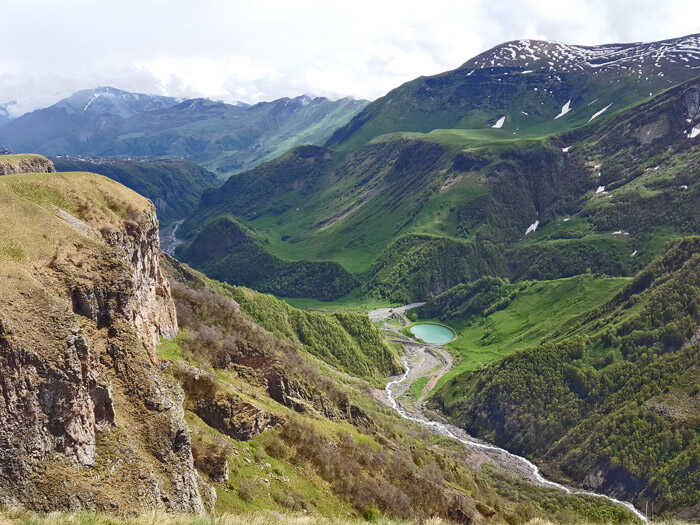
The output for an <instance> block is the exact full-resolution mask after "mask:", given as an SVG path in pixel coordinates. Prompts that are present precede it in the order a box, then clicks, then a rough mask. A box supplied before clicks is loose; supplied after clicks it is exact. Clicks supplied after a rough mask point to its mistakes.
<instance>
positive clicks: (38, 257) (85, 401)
mask: <svg viewBox="0 0 700 525" xmlns="http://www.w3.org/2000/svg"><path fill="white" fill-rule="evenodd" d="M75 175H77V174H75ZM81 177H84V176H83V175H81ZM90 177H92V178H93V179H94V180H90V181H89V182H90V183H91V184H94V185H95V186H96V187H98V188H99V189H105V190H106V189H108V188H106V186H108V185H109V186H111V185H113V184H114V183H112V182H110V181H107V179H103V178H101V177H99V178H98V177H97V176H90ZM36 180H39V179H36ZM36 180H34V181H32V182H31V183H32V184H34V183H36ZM66 181H67V182H68V183H69V184H70V185H72V187H73V189H74V190H77V191H78V192H79V191H80V188H81V187H83V185H84V184H85V182H86V181H85V180H80V181H76V180H73V179H72V178H71V176H66V178H65V180H64V181H61V182H62V183H63V182H66ZM103 186H104V187H105V188H103ZM54 189H55V188H54ZM5 190H6V189H5V188H4V187H3V186H2V185H1V184H0V198H5V199H7V198H9V199H13V198H14V197H13V196H12V194H11V192H7V191H5ZM66 195H72V193H70V192H67V193H66ZM105 195H107V194H106V193H105ZM124 195H125V196H127V197H128V198H130V199H133V200H134V204H135V205H136V206H135V207H130V208H129V210H130V218H127V219H122V218H120V217H115V216H114V214H113V213H112V212H111V211H109V210H108V209H102V210H99V209H98V210H97V211H96V210H95V208H93V209H91V210H90V212H86V213H85V214H84V217H82V218H78V217H75V216H73V215H72V214H70V213H69V212H66V211H65V210H59V211H58V212H56V210H55V208H53V209H43V208H42V210H41V211H40V212H39V213H38V217H39V218H38V219H36V222H37V223H39V224H40V223H42V222H43V221H46V222H47V223H50V224H53V226H54V227H55V231H54V233H55V237H56V238H57V239H59V241H58V246H57V247H56V249H55V252H54V254H53V256H51V257H50V258H47V257H45V256H43V254H42V253H41V252H39V253H23V254H22V257H19V256H18V257H15V259H14V260H12V259H10V258H9V257H7V255H6V254H5V253H4V252H3V251H1V250H0V260H1V259H3V257H4V258H5V260H4V261H2V264H0V267H2V268H3V270H2V272H1V274H0V281H1V285H2V286H1V288H2V289H3V294H2V297H0V421H2V425H1V426H0V504H9V503H20V504H24V505H26V506H27V507H30V508H34V509H40V510H51V509H79V508H98V509H119V510H125V511H131V510H141V509H152V508H163V509H167V510H176V511H184V512H203V511H204V510H205V508H206V506H207V505H210V504H212V503H213V501H212V495H211V494H210V488H209V487H208V486H206V485H205V484H204V483H203V482H202V481H201V479H200V478H199V475H198V474H197V472H196V470H195V468H194V466H193V459H192V451H191V443H190V435H189V429H188V426H187V424H186V422H185V419H184V410H183V401H184V394H183V392H182V389H181V388H180V387H179V386H178V385H177V384H176V383H175V382H174V380H173V379H172V378H170V377H168V376H166V375H164V374H162V373H161V370H160V365H159V362H158V359H157V356H156V353H155V350H156V344H157V342H158V339H159V338H160V337H161V336H167V337H171V336H173V335H175V334H176V333H177V321H176V316H175V307H174V304H173V301H172V298H171V296H170V288H169V286H168V283H167V281H166V280H165V279H164V278H163V275H162V274H161V272H160V266H159V263H160V248H159V242H158V223H157V220H156V216H155V210H154V209H153V206H152V205H151V204H150V203H149V202H148V201H146V200H145V199H141V198H140V197H137V196H135V194H130V195H127V194H124ZM80 198H83V197H82V196H81V197H80ZM15 200H16V199H15ZM130 204H131V203H130ZM91 205H94V206H99V203H98V202H95V201H91ZM22 206H23V203H22V202H20V201H17V202H16V206H15V207H14V210H13V211H14V213H15V214H16V213H17V212H18V210H19V213H21V212H22V210H23V207H22ZM114 207H115V208H116V206H114ZM110 209H111V208H110ZM1 213H2V212H0V214H1ZM35 213H36V209H35ZM98 216H99V217H98ZM105 217H110V218H111V222H110V224H109V225H108V226H106V225H105V221H104V218H105ZM2 218H3V217H0V219H2ZM83 219H84V220H83ZM43 230H44V228H36V231H35V230H34V229H31V230H30V231H29V232H28V233H26V232H25V233H26V234H27V235H28V236H30V237H32V236H34V235H36V236H37V240H36V244H37V245H39V246H41V243H42V242H43V241H42V239H46V236H45V234H42V231H43ZM10 235H11V233H10V234H8V233H7V232H5V231H0V241H2V242H0V245H3V244H9V245H12V241H13V239H12V238H9V239H7V238H3V236H4V237H8V236H10ZM17 235H19V233H18V234H17ZM21 241H23V242H22V243H20V242H17V243H15V244H17V245H20V246H27V242H26V239H21ZM48 253H50V252H48ZM203 495H204V496H205V497H204V498H203Z"/></svg>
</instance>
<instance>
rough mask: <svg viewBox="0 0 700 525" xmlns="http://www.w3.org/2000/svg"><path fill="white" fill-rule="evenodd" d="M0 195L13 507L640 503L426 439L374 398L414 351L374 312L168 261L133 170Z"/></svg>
mask: <svg viewBox="0 0 700 525" xmlns="http://www.w3.org/2000/svg"><path fill="white" fill-rule="evenodd" d="M0 201H1V202H3V203H4V205H3V206H2V207H0V219H1V220H0V263H1V266H2V272H0V284H1V285H2V290H3V293H2V294H0V383H1V384H2V393H3V395H2V396H0V419H1V420H2V422H3V425H2V428H0V443H2V449H1V451H2V453H1V454H0V506H2V508H1V509H0V516H1V517H2V519H3V520H4V521H7V522H8V523H15V522H18V521H19V522H20V523H21V522H27V521H31V522H32V523H44V522H45V520H52V522H68V521H83V522H84V521H85V520H86V519H87V520H89V521H90V522H98V521H99V522H102V521H103V518H104V521H110V522H111V523H117V522H119V520H120V519H122V518H120V517H119V516H124V515H128V516H129V517H128V518H124V519H127V520H129V521H130V522H134V523H141V522H142V520H143V519H148V520H149V521H148V522H149V523H153V522H154V520H155V521H157V522H165V521H171V520H172V519H175V520H177V521H178V522H182V523H186V522H188V521H189V520H195V519H196V520H198V522H199V521H202V520H205V521H206V520H208V519H209V518H208V517H206V516H200V517H197V516H195V515H202V514H204V513H205V512H208V513H213V512H216V513H217V515H220V514H222V513H237V514H239V515H241V514H242V515H243V517H242V518H238V519H240V520H243V521H240V522H241V523H244V522H247V523H250V522H254V521H256V520H257V517H256V516H257V514H255V512H256V511H265V512H267V513H268V514H266V516H267V518H264V519H265V520H268V521H269V519H270V518H269V516H270V515H271V516H272V518H271V519H273V520H275V521H277V520H279V519H284V517H285V515H287V514H290V515H293V516H298V515H299V514H301V513H303V514H308V515H311V517H312V519H313V517H316V516H318V517H319V519H323V517H327V518H328V519H333V520H336V519H339V520H355V521H356V520H357V519H363V518H364V519H366V520H369V521H377V520H378V519H379V518H380V517H381V518H384V517H386V518H387V519H392V520H396V521H397V522H398V521H399V520H400V522H401V523H406V522H407V521H408V520H410V521H412V522H414V523H419V522H424V521H425V520H426V519H428V518H435V517H439V518H441V519H444V520H449V521H452V522H456V523H463V524H465V523H475V524H480V523H487V522H491V521H494V520H495V521H497V522H501V521H503V522H515V521H517V520H519V519H521V518H522V516H524V515H526V516H530V517H532V519H545V518H547V519H552V520H555V521H557V522H561V523H572V524H573V523H576V522H581V521H582V520H584V519H585V520H586V521H587V522H591V523H601V524H602V523H610V522H613V523H625V522H629V521H630V520H632V519H633V518H632V515H631V514H630V513H629V512H628V511H627V510H626V509H625V508H623V507H621V506H619V505H615V504H613V503H611V502H608V501H603V500H600V499H599V498H595V497H592V496H586V495H576V494H567V493H565V492H564V491H559V490H552V489H549V488H545V487H542V486H540V485H538V484H536V483H532V482H531V481H528V479H526V478H523V476H522V474H519V473H518V472H515V471H514V472H510V471H508V470H505V469H504V468H503V467H501V466H499V465H498V464H497V463H493V462H492V459H491V458H490V457H489V456H487V455H486V454H482V453H481V452H478V451H472V452H468V453H467V452H466V451H465V449H464V448H463V447H461V446H460V445H459V444H457V443H456V442H453V441H452V440H447V439H445V438H442V437H440V436H436V435H432V434H430V436H431V437H430V439H429V440H427V439H425V438H426V430H425V429H424V428H422V427H420V426H418V425H416V424H414V423H412V422H409V421H407V420H404V419H402V418H399V417H398V415H396V413H395V412H394V411H390V410H389V409H388V408H387V407H385V406H384V405H380V404H379V402H378V401H377V400H376V399H375V397H374V396H375V394H376V388H377V387H380V386H383V384H384V381H385V379H384V378H385V377H386V376H387V375H393V374H397V373H399V372H400V371H401V369H402V365H401V364H400V362H399V360H398V357H397V355H396V353H395V349H394V347H393V346H391V345H389V343H387V342H386V341H385V340H384V338H383V337H382V335H381V332H380V330H379V329H378V328H377V327H375V326H374V325H373V324H372V323H371V322H370V320H369V319H368V318H367V316H365V315H363V314H357V313H335V314H322V313H314V312H306V311H302V310H298V309H296V308H293V307H291V306H289V305H288V304H286V303H284V302H282V301H280V300H278V299H276V298H274V297H272V296H270V295H263V294H260V293H258V292H255V291H253V290H250V289H246V288H240V287H233V286H229V285H226V284H223V283H219V282H215V281H211V280H209V279H207V278H206V277H204V276H203V275H201V274H199V273H198V272H196V271H193V270H191V269H190V268H188V267H187V266H185V265H183V264H181V263H179V262H178V261H176V260H174V259H171V258H168V257H164V256H163V255H162V254H161V252H160V250H159V243H158V237H159V235H158V222H157V219H156V215H155V208H154V207H153V205H152V203H151V202H150V201H148V200H147V199H145V198H144V197H142V196H140V195H138V194H136V193H135V192H133V191H132V190H129V189H127V188H126V187H124V186H122V185H121V184H119V183H117V182H115V181H113V180H110V179H108V178H106V177H103V176H101V175H97V174H92V173H86V172H59V173H14V174H8V175H3V176H2V177H0ZM47 232H50V233H51V235H47ZM487 462H488V465H489V466H488V467H486V466H484V464H485V463H487ZM49 511H64V512H66V513H65V514H61V513H51V514H42V512H44V513H46V512H49ZM69 511H70V512H69ZM79 511H83V512H79ZM85 511H88V512H85ZM96 511H99V512H96ZM107 512H109V513H111V514H110V516H107V514H106V513H107ZM165 512H170V513H180V514H178V515H176V516H174V517H173V516H166V515H164V513H165ZM182 513H187V514H190V515H191V516H182ZM270 513H272V514H270ZM135 514H142V515H143V517H139V518H137V517H133V518H132V516H133V515H135ZM146 516H148V517H146ZM217 519H218V518H217ZM224 519H226V518H224ZM295 519H296V518H295ZM304 520H308V516H307V517H304ZM260 522H263V521H262V519H261V520H260ZM334 522H336V523H337V522H338V521H334Z"/></svg>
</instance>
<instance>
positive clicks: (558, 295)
mask: <svg viewBox="0 0 700 525" xmlns="http://www.w3.org/2000/svg"><path fill="white" fill-rule="evenodd" d="M628 282H629V279H628V278H601V277H594V276H593V275H590V274H584V275H578V276H576V277H569V278H566V279H557V280H551V281H522V282H519V283H515V284H511V283H509V282H508V281H504V280H502V279H497V278H482V279H480V280H478V281H475V282H474V283H470V284H460V285H457V286H455V287H453V288H450V289H449V290H447V291H445V292H443V293H442V294H440V295H439V296H437V297H435V298H434V299H432V300H431V301H430V302H428V303H427V304H426V305H424V306H422V307H421V308H419V309H417V310H416V311H415V312H413V314H412V315H411V317H412V318H414V319H418V320H420V319H423V318H428V319H439V320H440V322H443V323H446V324H447V325H449V326H450V327H451V328H452V329H453V330H455V332H456V333H457V338H456V339H455V340H454V341H453V342H451V343H449V344H448V345H447V347H448V348H449V349H450V350H451V351H452V353H453V354H454V355H455V356H456V357H457V362H456V364H455V367H454V368H453V369H452V370H451V371H450V372H449V373H448V374H446V375H445V376H443V378H442V379H441V380H440V383H439V385H442V384H444V383H445V382H446V381H448V380H449V379H451V378H452V377H454V376H456V375H459V374H461V373H463V372H466V371H473V370H478V369H480V368H482V367H484V366H486V365H489V364H491V363H493V362H495V361H499V360H501V359H503V358H504V357H506V356H508V355H510V354H512V353H514V352H517V351H519V350H522V349H524V348H529V347H531V346H533V345H536V344H538V343H539V342H541V341H542V340H543V339H544V338H545V337H546V336H548V335H549V334H551V333H552V332H554V331H556V330H557V329H558V328H559V327H561V326H562V325H564V324H565V323H566V322H567V321H569V320H570V319H573V318H574V317H577V316H578V315H581V314H582V313H584V312H587V311H589V310H590V309H591V308H594V307H596V306H598V305H600V304H602V303H603V302H605V301H607V300H608V299H610V298H611V297H612V296H613V295H615V294H616V293H617V292H618V291H620V290H621V289H622V288H623V287H624V286H625V284H627V283H628Z"/></svg>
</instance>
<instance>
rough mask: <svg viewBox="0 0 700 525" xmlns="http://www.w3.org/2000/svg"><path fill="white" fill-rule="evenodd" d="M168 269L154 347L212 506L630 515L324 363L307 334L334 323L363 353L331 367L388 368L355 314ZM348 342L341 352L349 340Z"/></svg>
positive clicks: (602, 518) (599, 518)
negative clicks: (534, 477) (489, 462)
mask: <svg viewBox="0 0 700 525" xmlns="http://www.w3.org/2000/svg"><path fill="white" fill-rule="evenodd" d="M168 273H169V275H170V276H171V285H172V289H173V295H174V298H175V301H176V305H177V309H178V319H179V321H180V325H181V329H182V332H181V335H180V336H178V338H177V339H175V340H174V341H170V342H166V343H164V344H163V345H161V348H160V355H161V357H162V358H163V359H168V360H169V361H170V363H168V366H167V368H166V369H167V370H168V373H169V374H172V376H173V377H174V378H175V379H176V380H177V381H178V382H179V383H180V384H181V385H182V388H183V390H184V392H185V409H186V417H187V422H188V424H189V426H190V428H191V440H192V449H193V456H194V461H195V465H196V466H197V468H198V470H199V472H200V474H201V475H202V477H203V478H204V479H205V480H206V481H207V482H209V483H210V484H211V485H212V486H213V487H214V488H215V490H216V494H217V500H216V509H215V510H216V512H217V514H221V513H227V512H234V513H237V514H243V515H244V517H246V518H250V517H251V516H252V515H251V513H253V512H260V511H265V512H268V513H269V512H271V513H272V516H273V517H274V519H276V520H278V519H280V516H281V515H282V514H285V513H288V512H295V513H300V512H301V513H303V514H304V517H303V519H304V520H307V521H308V520H309V519H315V518H316V517H319V516H325V517H328V518H332V519H334V521H333V522H334V523H335V522H338V523H342V522H343V520H347V519H349V518H355V519H364V520H369V521H375V520H377V519H380V518H381V519H382V520H383V519H385V518H386V519H399V520H403V521H401V523H407V522H408V523H410V522H415V523H418V522H421V521H424V520H425V519H426V517H428V516H430V517H441V518H442V519H443V520H452V519H454V517H455V516H457V517H458V519H459V520H460V521H466V520H469V521H470V522H482V521H485V520H486V519H492V520H497V521H501V520H503V521H513V520H515V521H517V520H519V519H521V518H522V516H523V515H527V516H529V517H531V518H535V517H548V518H551V519H555V520H558V521H560V522H562V523H569V522H570V523H575V522H577V521H580V520H581V519H584V517H585V519H586V520H587V521H588V522H591V523H622V522H626V521H629V519H630V514H629V513H628V512H626V511H625V510H623V509H622V507H619V506H614V505H611V504H609V503H608V502H606V501H601V500H600V499H598V498H591V497H586V496H574V495H568V494H565V493H564V492H562V491H553V490H548V489H543V488H539V487H535V486H532V485H529V484H527V483H523V482H522V481H519V480H517V479H515V478H513V477H512V476H511V475H509V474H508V473H505V472H503V471H500V470H499V469H498V468H496V467H493V468H474V464H473V458H472V457H471V456H470V455H465V454H464V449H463V448H462V447H461V446H460V445H459V444H458V443H456V442H454V441H453V440H450V439H446V438H443V437H441V436H438V435H432V434H426V433H425V431H424V430H423V429H421V428H419V427H417V426H415V425H413V424H412V423H409V422H407V421H405V420H403V419H401V418H400V417H398V415H397V414H396V413H395V412H393V411H391V410H389V409H387V408H386V407H384V406H382V405H379V404H378V403H377V402H376V401H375V400H374V398H373V397H372V395H371V390H370V389H369V386H370V385H376V384H377V383H376V382H375V380H376V379H377V377H376V376H375V377H374V378H372V377H368V379H370V383H369V384H368V383H365V382H364V381H362V380H359V379H357V378H356V377H352V376H349V375H346V374H343V373H339V372H338V370H337V369H335V368H331V367H329V366H327V365H326V364H325V363H334V360H335V359H336V357H338V356H335V357H334V356H333V355H330V354H323V353H321V354H317V353H316V348H315V347H314V346H313V345H310V344H309V341H310V340H315V339H316V338H318V339H319V340H324V339H325V342H323V343H322V345H321V346H323V347H327V348H336V347H335V346H334V345H333V343H332V338H333V334H335V333H340V332H338V331H336V330H345V331H346V332H345V334H346V335H345V337H346V338H347V339H348V341H349V342H350V343H353V342H354V343H355V344H357V345H359V347H361V349H362V350H364V352H365V353H364V354H357V355H355V356H347V357H348V360H341V361H339V362H335V364H336V365H339V366H340V369H341V370H345V371H347V372H349V373H350V374H355V375H357V373H358V372H360V375H364V372H363V371H362V370H361V369H359V368H356V366H357V364H358V362H359V359H360V358H362V356H364V357H365V358H367V359H369V362H370V363H372V364H373V366H374V370H378V371H381V372H382V373H387V372H390V371H392V370H393V372H396V366H397V363H396V357H395V356H394V355H393V354H392V353H391V352H389V354H385V355H390V357H391V358H390V359H389V360H388V361H385V360H384V358H381V357H379V354H374V355H372V354H371V353H369V352H368V349H370V348H372V346H373V343H372V340H374V341H375V343H374V344H375V346H376V345H378V346H377V347H378V348H379V347H384V348H385V349H386V345H385V344H384V343H383V342H382V340H381V337H380V336H379V331H378V329H377V328H375V327H373V326H372V325H371V324H369V322H368V320H367V318H366V317H365V316H361V315H358V314H343V315H323V314H317V313H309V312H302V311H299V310H296V309H295V308H292V307H290V306H289V305H286V304H285V303H283V302H281V301H279V300H277V299H275V298H274V297H272V296H266V295H262V294H259V293H257V292H254V291H252V290H249V289H244V288H235V287H231V286H228V285H223V284H221V283H216V282H213V281H210V280H208V279H206V278H204V277H202V276H201V275H200V274H197V273H196V272H193V271H191V270H189V269H188V268H187V267H185V266H184V265H181V264H179V263H177V262H176V261H173V260H171V261H170V263H169V264H168ZM349 321H351V322H349ZM300 323H301V324H300ZM304 326H305V327H304ZM334 326H335V328H334ZM358 327H361V328H360V329H359V330H358ZM348 341H346V342H344V343H343V344H342V345H340V346H345V347H348V348H349V344H348ZM316 357H320V359H317V358H316ZM406 451H410V453H406ZM222 472H226V473H227V479H224V478H223V477H222ZM382 522H383V521H382Z"/></svg>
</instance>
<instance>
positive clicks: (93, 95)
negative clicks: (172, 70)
mask: <svg viewBox="0 0 700 525" xmlns="http://www.w3.org/2000/svg"><path fill="white" fill-rule="evenodd" d="M177 102H178V99H175V98H172V97H165V96H161V95H148V94H145V93H132V92H129V91H124V90H121V89H118V88H114V87H111V86H100V87H96V88H92V89H82V90H80V91H76V92H75V93H73V94H72V95H71V96H70V97H67V98H64V99H63V100H60V101H58V102H57V103H56V104H54V107H56V108H62V109H65V110H67V111H68V112H71V113H73V112H82V113H88V114H95V115H116V116H119V117H122V118H128V117H130V116H133V115H135V114H136V113H140V112H142V111H150V110H155V109H162V108H165V107H169V106H173V105H175V104H176V103H177Z"/></svg>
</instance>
